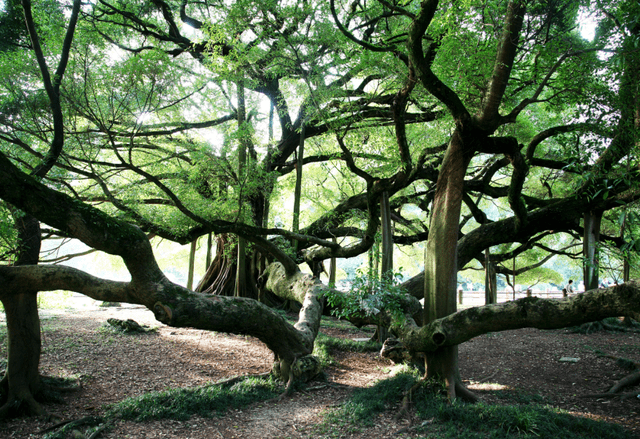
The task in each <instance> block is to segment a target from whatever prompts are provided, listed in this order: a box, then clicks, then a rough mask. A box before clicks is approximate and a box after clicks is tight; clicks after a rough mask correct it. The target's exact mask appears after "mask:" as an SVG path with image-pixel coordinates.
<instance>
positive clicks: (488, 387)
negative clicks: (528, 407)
mask: <svg viewBox="0 0 640 439" xmlns="http://www.w3.org/2000/svg"><path fill="white" fill-rule="evenodd" d="M467 387H468V388H469V389H470V390H473V391H495V390H515V389H514V388H513V387H511V386H507V385H504V384H499V383H481V382H477V381H469V384H468V385H467Z"/></svg>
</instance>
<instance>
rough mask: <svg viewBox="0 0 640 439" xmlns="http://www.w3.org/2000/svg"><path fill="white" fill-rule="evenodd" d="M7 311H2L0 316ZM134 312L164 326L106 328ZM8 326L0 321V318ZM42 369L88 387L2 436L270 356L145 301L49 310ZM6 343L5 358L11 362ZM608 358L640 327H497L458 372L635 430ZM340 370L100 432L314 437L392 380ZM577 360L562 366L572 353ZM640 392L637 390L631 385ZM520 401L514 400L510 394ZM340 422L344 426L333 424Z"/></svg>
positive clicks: (194, 437) (396, 425) (95, 412)
mask: <svg viewBox="0 0 640 439" xmlns="http://www.w3.org/2000/svg"><path fill="white" fill-rule="evenodd" d="M2 317H4V316H2ZM111 317H115V318H118V319H123V320H124V319H134V320H135V321H137V322H138V323H140V324H144V325H149V326H150V327H153V328H157V330H156V331H154V332H151V333H147V334H140V335H124V334H115V333H113V332H110V331H105V330H101V327H104V325H105V322H106V320H107V319H108V318H111ZM2 324H3V322H2V321H0V325H2ZM328 326H329V327H326V328H324V327H323V328H322V329H321V331H323V332H325V333H326V334H328V335H331V336H334V337H347V338H366V337H370V336H371V332H366V331H365V332H362V331H358V330H356V329H355V328H349V327H348V326H347V325H343V324H342V323H340V324H339V325H335V324H332V325H328ZM42 344H43V353H42V360H41V367H40V370H41V373H42V374H44V375H49V376H60V377H73V378H76V379H79V381H80V382H81V384H82V389H81V390H80V391H78V392H74V393H70V394H66V395H65V396H64V402H63V403H48V404H46V405H45V408H46V410H47V411H48V412H49V413H50V414H51V415H53V417H52V418H51V419H50V420H44V419H31V418H20V419H16V420H12V421H8V422H2V423H0V437H2V438H41V437H43V433H42V432H43V430H45V429H46V428H48V427H50V426H52V425H53V424H54V423H55V422H56V421H59V420H72V419H79V418H83V417H86V416H99V415H101V414H102V413H104V410H105V409H104V406H105V404H110V403H116V402H118V401H121V400H123V399H125V398H128V397H132V396H136V395H142V394H145V393H148V392H152V391H161V390H165V389H167V388H179V387H194V386H200V385H204V384H207V383H210V382H212V381H218V380H221V379H224V378H226V377H231V376H235V375H245V374H257V373H263V372H268V371H269V370H270V368H271V363H272V360H273V356H272V354H271V353H270V351H269V350H268V349H267V348H266V347H265V346H264V344H262V343H261V342H259V341H258V340H256V339H253V338H251V337H245V336H238V335H227V334H221V333H215V332H207V331H201V330H194V329H186V328H172V327H168V326H165V325H162V324H161V323H159V322H157V321H156V320H155V319H154V317H153V314H152V313H151V312H150V311H148V310H146V309H145V308H142V307H137V306H130V305H127V306H123V307H105V308H103V307H98V306H96V305H95V304H93V305H89V306H83V307H80V308H75V309H72V310H66V311H54V312H43V315H42ZM4 349H6V348H5V347H0V360H1V359H3V358H6V351H5V350H4ZM603 353H604V354H607V355H611V356H615V357H624V358H627V359H629V360H632V361H634V362H636V363H639V362H640V334H637V333H623V332H611V331H600V332H596V333H592V334H579V333H572V332H570V331H567V330H553V331H540V330H535V329H521V330H514V331H505V332H501V333H490V334H486V335H484V336H481V337H477V338H475V339H473V340H472V341H469V342H467V343H464V344H462V345H460V347H459V361H460V373H461V376H462V378H463V380H464V381H465V383H466V384H467V385H468V387H469V388H470V389H472V390H473V391H474V392H475V393H476V394H477V395H478V396H479V397H480V398H481V399H482V400H483V401H485V402H487V403H490V404H505V403H506V402H505V400H504V398H501V397H500V395H501V394H504V392H511V393H513V394H517V395H521V400H522V401H524V402H525V403H526V401H527V400H528V399H529V400H532V401H535V402H536V403H540V402H542V403H543V404H547V405H550V406H553V407H557V408H561V409H563V410H566V411H567V412H569V413H570V414H572V415H574V416H578V417H587V418H591V419H597V420H603V421H606V422H610V423H615V424H619V425H622V426H623V427H624V428H625V429H626V430H628V431H631V432H635V433H636V434H637V435H638V437H640V399H638V398H637V397H635V396H634V397H631V398H627V399H619V398H595V397H584V395H588V394H596V393H602V392H606V391H607V390H608V389H609V387H611V385H613V384H614V383H615V382H616V381H617V380H619V379H620V378H622V377H624V376H625V375H626V374H627V373H628V372H627V371H625V370H624V369H622V368H620V367H618V366H616V364H615V360H613V359H611V358H609V357H606V356H603V355H602V354H603ZM334 358H335V359H336V360H337V362H338V365H336V366H331V367H329V368H328V369H327V371H326V378H327V379H326V381H324V382H317V383H311V385H310V386H309V387H308V388H307V389H306V390H304V391H301V392H297V393H295V394H293V396H291V397H289V398H285V399H283V400H281V401H276V400H270V401H267V402H263V403H257V404H254V405H251V406H249V407H248V408H244V409H240V410H236V409H232V410H230V411H228V412H227V413H226V414H225V415H224V416H221V417H217V416H213V417H202V416H194V417H192V418H191V419H190V420H188V421H176V420H157V421H145V422H134V421H118V422H117V423H116V424H115V426H114V427H113V428H112V429H111V430H108V431H104V432H102V433H101V434H100V436H99V437H100V438H136V439H142V438H160V437H161V438H176V439H178V438H179V439H186V438H191V439H200V438H202V439H205V438H206V439H211V438H224V439H226V438H310V437H319V436H318V434H317V432H315V433H314V426H315V425H316V424H318V423H319V422H322V419H323V413H326V412H327V411H331V410H333V409H335V408H336V407H338V406H339V405H340V404H341V403H342V402H344V401H345V400H346V399H347V398H348V397H349V395H350V394H351V393H352V392H353V390H354V389H357V388H362V387H368V386H371V385H372V384H373V383H374V382H376V381H377V380H381V379H384V378H387V377H389V376H390V373H391V371H392V370H393V368H392V367H391V366H392V364H391V363H390V362H389V361H388V360H386V359H383V358H380V357H379V355H378V354H377V353H352V352H336V353H334ZM567 358H569V359H573V360H571V361H566V359H567ZM625 392H626V393H628V392H634V393H635V392H637V393H638V394H640V386H636V387H633V388H631V389H626V390H625ZM507 401H509V403H511V404H512V403H513V398H511V399H510V400H509V399H507ZM399 405H400V401H398V406H396V407H389V410H388V411H386V412H385V413H383V414H382V415H380V416H379V417H378V418H377V419H376V421H375V422H374V425H373V426H371V427H367V428H361V429H351V430H350V429H348V428H346V429H344V430H343V431H334V432H332V434H331V437H342V438H369V437H376V438H391V437H405V438H406V437H418V436H412V435H411V434H404V435H398V432H399V431H401V430H402V429H405V428H406V427H407V426H408V425H409V423H410V422H411V420H410V419H407V417H402V418H400V419H395V415H396V414H397V413H398V408H399ZM336 428H340V427H336Z"/></svg>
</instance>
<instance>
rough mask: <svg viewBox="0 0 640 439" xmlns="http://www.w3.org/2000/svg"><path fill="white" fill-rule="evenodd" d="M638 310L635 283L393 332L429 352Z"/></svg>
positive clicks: (473, 311)
mask: <svg viewBox="0 0 640 439" xmlns="http://www.w3.org/2000/svg"><path fill="white" fill-rule="evenodd" d="M638 310H640V281H637V280H634V281H629V282H627V283H624V284H621V285H616V286H613V287H609V288H600V289H597V290H591V291H588V292H585V293H582V294H578V295H575V296H572V297H569V298H563V299H540V298H537V297H527V298H523V299H519V300H515V301H510V302H503V303H499V304H491V305H485V306H480V307H477V308H468V309H465V310H462V311H458V312H456V313H454V314H450V315H448V316H446V317H443V318H440V319H438V320H435V321H433V322H431V323H430V324H428V325H426V326H423V327H420V328H419V327H417V326H412V325H398V324H394V326H393V328H392V329H393V330H394V332H396V333H397V334H398V335H399V337H400V338H401V339H402V341H403V343H404V344H405V346H406V347H407V348H408V349H409V350H410V351H414V352H426V353H429V352H435V351H437V350H438V349H440V348H443V347H447V346H455V345H458V344H460V343H463V342H465V341H468V340H471V339H472V338H474V337H477V336H479V335H482V334H486V333H489V332H499V331H506V330H509V329H519V328H538V329H559V328H565V327H569V326H575V325H580V324H582V323H587V322H592V321H597V320H602V319H604V318H607V317H618V316H622V315H625V314H627V313H628V312H629V311H634V312H637V311H638Z"/></svg>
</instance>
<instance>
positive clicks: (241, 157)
mask: <svg viewBox="0 0 640 439" xmlns="http://www.w3.org/2000/svg"><path fill="white" fill-rule="evenodd" d="M237 86H238V130H239V131H240V136H239V138H240V142H239V148H238V179H239V184H240V185H241V186H243V185H244V183H245V166H246V163H247V144H246V136H247V133H245V132H244V130H245V129H246V127H245V124H246V108H245V100H244V80H240V81H238V84H237ZM239 203H240V206H238V212H240V214H242V211H243V205H244V197H242V196H241V197H240V199H239ZM246 249H247V244H246V242H245V240H244V238H242V237H240V236H239V237H238V259H237V266H236V279H235V280H236V288H235V293H234V295H235V296H236V297H247V295H248V293H247V263H246V258H247V251H246Z"/></svg>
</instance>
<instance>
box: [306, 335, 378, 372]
mask: <svg viewBox="0 0 640 439" xmlns="http://www.w3.org/2000/svg"><path fill="white" fill-rule="evenodd" d="M380 349H382V345H381V344H380V343H378V342H375V341H366V342H362V341H355V340H352V339H350V338H338V337H331V336H329V335H325V334H322V333H319V334H318V337H316V341H315V345H314V348H313V355H314V356H316V357H317V358H318V360H320V363H321V364H322V366H323V367H325V366H327V365H335V364H336V361H335V360H334V358H333V356H332V355H331V353H332V352H335V351H347V352H379V351H380Z"/></svg>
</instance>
